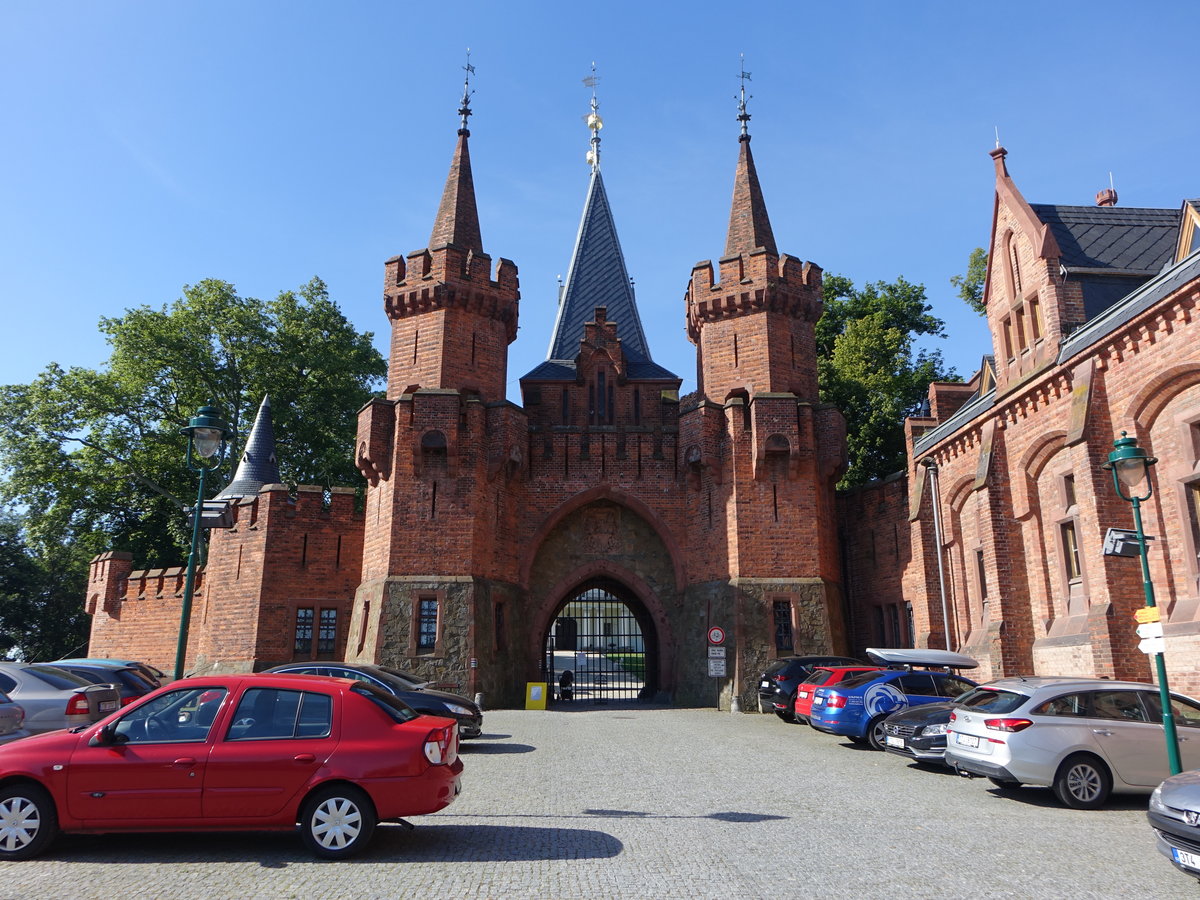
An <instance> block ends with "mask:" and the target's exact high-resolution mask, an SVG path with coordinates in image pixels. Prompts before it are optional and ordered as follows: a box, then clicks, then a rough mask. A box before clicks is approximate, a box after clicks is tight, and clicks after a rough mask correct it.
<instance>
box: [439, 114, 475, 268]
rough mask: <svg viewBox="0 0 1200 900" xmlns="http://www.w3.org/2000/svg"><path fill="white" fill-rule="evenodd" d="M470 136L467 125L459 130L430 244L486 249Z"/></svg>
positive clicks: (466, 248)
mask: <svg viewBox="0 0 1200 900" xmlns="http://www.w3.org/2000/svg"><path fill="white" fill-rule="evenodd" d="M470 136H471V133H470V132H469V131H467V129H465V128H463V129H460V130H459V132H458V144H457V145H456V146H455V148H454V157H453V158H452V159H451V160H450V174H449V175H447V176H446V187H445V189H444V190H443V191H442V202H441V205H440V206H438V212H437V218H436V219H435V220H434V223H433V234H431V235H430V237H429V246H430V247H441V246H442V245H443V244H454V245H455V246H456V247H461V248H462V249H464V250H474V251H475V252H476V253H483V238H482V237H481V236H480V234H479V210H478V209H477V208H476V206H475V182H474V180H473V179H472V178H471V153H470V150H469V149H468V148H467V138H469V137H470Z"/></svg>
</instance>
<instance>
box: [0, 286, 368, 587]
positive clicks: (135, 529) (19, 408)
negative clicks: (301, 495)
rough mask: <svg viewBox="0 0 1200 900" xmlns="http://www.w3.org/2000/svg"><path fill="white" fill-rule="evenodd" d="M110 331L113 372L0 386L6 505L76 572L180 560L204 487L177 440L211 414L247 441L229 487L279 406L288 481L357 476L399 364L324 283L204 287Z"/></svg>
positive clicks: (136, 312)
mask: <svg viewBox="0 0 1200 900" xmlns="http://www.w3.org/2000/svg"><path fill="white" fill-rule="evenodd" d="M100 330H101V331H102V332H103V333H104V334H105V335H106V337H107V340H108V343H109V345H110V347H111V349H112V352H111V355H110V357H109V359H108V362H107V364H106V365H105V366H103V367H102V368H100V369H98V370H93V369H83V368H70V369H64V368H62V367H61V366H59V365H57V364H52V365H50V366H49V367H48V368H47V369H46V370H45V371H44V372H42V373H41V374H40V375H39V376H38V377H37V378H36V379H35V380H34V381H33V382H32V383H31V384H26V385H10V386H7V387H3V388H0V403H3V404H4V407H5V409H6V410H8V411H9V414H10V416H11V419H10V420H9V422H8V423H7V424H6V426H5V427H3V428H0V465H2V466H3V471H4V476H5V477H4V480H3V482H0V500H3V501H6V502H7V503H8V504H9V505H10V506H11V507H12V508H14V509H20V510H21V511H22V519H23V525H24V533H25V535H26V538H27V540H28V542H29V544H30V546H31V547H33V548H34V550H35V552H37V553H39V554H45V553H46V552H47V548H51V547H60V548H67V549H69V550H70V551H71V553H72V554H73V557H72V558H73V559H75V560H76V565H77V566H78V564H79V563H78V560H86V559H87V558H88V557H90V556H91V555H92V554H95V553H97V552H100V551H102V550H107V549H119V550H128V551H131V552H132V553H133V554H134V558H135V559H136V560H137V561H138V562H139V563H140V564H146V565H150V566H155V565H167V564H177V563H178V562H179V561H180V560H181V558H182V557H183V555H184V548H185V547H186V545H187V541H188V538H189V536H190V534H189V532H188V531H187V529H186V526H185V519H184V516H183V512H182V510H183V509H185V508H186V507H187V506H188V505H190V503H191V502H193V500H194V497H195V490H196V481H195V478H196V476H195V475H194V473H192V472H189V471H188V470H187V469H186V467H185V466H184V452H185V450H186V443H185V440H184V438H183V437H182V436H181V435H180V433H179V428H180V426H181V425H183V424H185V423H186V422H187V420H188V419H189V418H190V417H191V416H192V415H194V414H195V411H196V409H197V408H198V407H199V406H201V405H203V404H205V403H208V402H213V403H215V404H216V405H217V406H218V407H220V409H221V410H222V412H223V414H224V415H225V418H226V419H227V420H228V421H229V422H230V424H231V425H232V426H233V427H234V429H235V431H236V436H235V437H234V439H233V441H232V442H231V446H230V449H229V453H228V458H229V460H231V461H232V462H230V463H226V465H225V466H224V467H223V468H222V469H221V473H220V476H219V479H218V482H220V483H223V482H221V481H220V479H228V478H229V477H230V476H231V473H232V469H233V467H234V466H235V465H236V461H237V460H238V459H239V458H240V448H241V441H242V439H243V438H244V436H245V434H246V433H247V432H248V430H249V428H250V426H251V425H252V424H253V421H254V415H255V413H256V411H257V407H258V404H259V403H260V401H261V400H262V398H263V396H264V395H266V394H270V397H271V408H272V414H273V419H274V425H275V435H276V439H277V444H278V458H279V465H280V472H281V477H283V478H284V480H286V481H290V482H297V483H309V484H352V483H354V482H355V479H356V478H357V477H358V476H357V473H356V472H355V469H354V464H353V458H352V451H353V446H354V435H355V428H356V425H355V418H356V413H357V410H358V408H359V407H360V406H361V405H362V404H363V403H364V402H366V401H367V400H368V399H369V398H370V397H371V396H372V391H373V389H374V388H376V387H377V386H378V385H379V384H380V382H381V379H382V376H383V375H384V373H385V371H386V364H385V363H384V360H383V358H382V357H381V356H380V354H379V353H378V351H376V350H375V348H374V347H373V346H372V343H371V337H372V336H371V334H369V333H360V332H358V331H356V330H355V329H354V328H353V326H352V325H351V324H350V323H349V322H348V321H347V320H346V318H345V317H344V316H343V314H342V312H341V310H340V309H339V308H338V306H337V304H336V303H334V302H333V301H332V300H330V299H329V295H328V291H327V290H326V287H325V285H324V284H323V283H322V282H321V281H320V280H318V279H314V280H313V281H311V282H309V283H308V284H306V285H304V286H303V287H301V288H300V289H298V290H297V291H285V292H283V293H281V294H280V295H279V296H278V297H276V298H275V299H274V300H270V301H261V300H256V299H253V298H249V297H241V296H239V295H238V293H237V291H236V290H235V289H234V287H233V286H232V285H230V284H228V283H226V282H223V281H217V280H206V281H202V282H200V283H199V284H197V285H195V286H188V287H185V288H184V290H183V296H182V297H181V298H180V299H178V300H176V301H175V302H174V303H172V304H170V305H167V306H163V307H161V308H158V309H154V308H151V307H147V306H143V307H138V308H135V309H130V310H127V311H126V313H125V314H124V315H123V316H121V317H120V318H111V319H110V318H105V319H101V321H100ZM220 483H212V487H213V492H214V493H215V492H216V490H217V489H218V488H219V486H220ZM181 498H182V499H181ZM76 602H78V598H77V601H76Z"/></svg>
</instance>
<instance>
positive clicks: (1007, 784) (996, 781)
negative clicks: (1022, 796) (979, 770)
mask: <svg viewBox="0 0 1200 900" xmlns="http://www.w3.org/2000/svg"><path fill="white" fill-rule="evenodd" d="M988 781H990V782H991V783H992V784H993V785H995V786H996V787H998V788H1000V790H1002V791H1011V790H1012V789H1013V788H1019V787H1020V786H1021V782H1019V781H1005V780H1004V779H1003V778H993V777H992V776H991V775H989V776H988Z"/></svg>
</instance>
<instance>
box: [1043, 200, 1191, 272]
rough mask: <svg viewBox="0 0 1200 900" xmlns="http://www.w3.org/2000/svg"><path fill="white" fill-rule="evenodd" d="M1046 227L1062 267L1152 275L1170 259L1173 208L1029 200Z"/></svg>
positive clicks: (1175, 229)
mask: <svg viewBox="0 0 1200 900" xmlns="http://www.w3.org/2000/svg"><path fill="white" fill-rule="evenodd" d="M1030 207H1031V208H1032V209H1033V212H1034V214H1035V215H1036V216H1037V217H1038V219H1040V220H1041V221H1042V222H1044V223H1045V224H1046V225H1048V226H1049V228H1050V231H1051V232H1052V233H1053V234H1054V239H1055V240H1056V241H1057V242H1058V246H1059V250H1060V251H1061V252H1062V257H1061V262H1062V265H1064V266H1066V267H1067V268H1068V269H1073V268H1077V269H1120V270H1123V271H1128V272H1144V273H1146V274H1148V275H1149V274H1157V273H1158V272H1159V271H1161V270H1162V267H1163V266H1164V265H1166V264H1167V263H1168V262H1170V261H1171V258H1172V255H1173V254H1174V252H1175V243H1176V241H1177V240H1178V237H1179V210H1177V209H1137V208H1133V207H1124V206H1058V205H1055V204H1047V203H1031V204H1030Z"/></svg>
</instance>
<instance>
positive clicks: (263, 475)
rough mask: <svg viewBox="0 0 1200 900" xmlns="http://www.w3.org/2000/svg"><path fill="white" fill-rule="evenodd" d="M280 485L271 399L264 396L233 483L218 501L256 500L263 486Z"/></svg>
mask: <svg viewBox="0 0 1200 900" xmlns="http://www.w3.org/2000/svg"><path fill="white" fill-rule="evenodd" d="M278 483H279V462H278V461H277V460H276V458H275V427H274V425H273V424H272V422H271V398H270V397H269V396H268V397H263V401H262V405H260V406H259V407H258V415H257V416H255V417H254V427H253V428H251V429H250V436H249V437H248V438H246V448H245V450H244V451H242V461H241V462H240V463H238V468H237V472H236V473H235V474H234V476H233V481H231V482H230V483H229V486H228V487H226V488H225V490H223V491H221V493H219V494H217V496H216V498H215V499H217V500H237V499H240V498H242V497H253V496H254V495H255V494H257V493H258V491H259V489H260V488H261V487H262V486H263V485H264V484H278Z"/></svg>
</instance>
